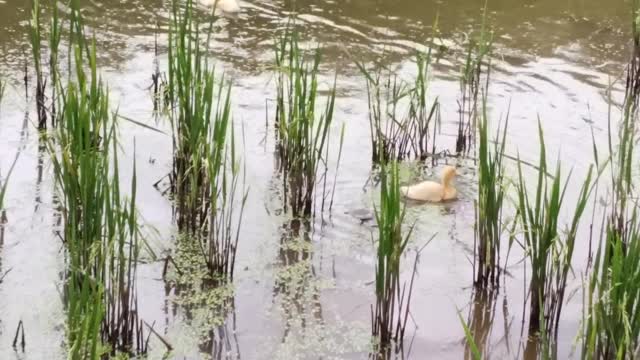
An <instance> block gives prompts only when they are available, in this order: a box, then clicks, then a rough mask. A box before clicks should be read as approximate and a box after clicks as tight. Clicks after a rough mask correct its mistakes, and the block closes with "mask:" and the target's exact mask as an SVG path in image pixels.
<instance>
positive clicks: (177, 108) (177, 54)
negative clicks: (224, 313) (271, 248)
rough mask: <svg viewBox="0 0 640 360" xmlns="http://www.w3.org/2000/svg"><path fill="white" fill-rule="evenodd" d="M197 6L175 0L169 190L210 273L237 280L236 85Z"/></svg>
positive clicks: (240, 205) (243, 196)
mask: <svg viewBox="0 0 640 360" xmlns="http://www.w3.org/2000/svg"><path fill="white" fill-rule="evenodd" d="M192 7H193V4H192V2H191V1H187V3H186V7H185V9H184V11H181V10H180V9H179V5H178V2H174V3H173V10H172V18H171V24H170V28H169V47H168V48H169V54H168V57H169V81H168V95H169V99H170V101H169V102H170V104H172V108H171V109H170V110H169V119H170V121H171V126H172V137H173V169H172V172H171V190H172V195H173V199H174V201H175V206H176V211H175V213H176V218H177V223H178V228H179V229H180V230H181V231H183V232H185V233H187V234H189V235H191V236H192V237H193V238H194V239H195V240H196V241H201V244H202V248H203V256H204V257H205V261H206V263H207V265H208V267H209V270H210V272H211V273H212V274H216V275H217V276H220V277H221V279H223V280H225V281H226V280H229V279H233V268H234V264H235V254H236V249H237V244H238V238H239V229H240V226H241V223H242V217H243V211H244V206H245V204H246V200H247V195H248V192H247V191H246V190H245V187H244V182H242V184H241V183H240V180H241V176H240V175H241V174H240V170H241V167H240V165H239V158H238V154H237V153H236V144H235V134H234V130H233V122H232V116H231V85H230V84H228V85H227V83H226V81H225V79H224V77H222V78H221V79H220V80H217V79H216V76H215V71H214V69H213V68H211V67H210V66H209V65H208V61H207V60H206V58H205V55H206V53H205V52H203V50H202V49H201V48H200V44H199V42H200V40H201V38H200V32H199V30H198V24H197V22H196V20H195V19H194V17H193V14H192ZM209 36H210V34H209V35H208V37H209ZM208 37H207V38H208ZM217 81H218V82H219V83H218V84H216V82H217ZM241 188H242V189H241Z"/></svg>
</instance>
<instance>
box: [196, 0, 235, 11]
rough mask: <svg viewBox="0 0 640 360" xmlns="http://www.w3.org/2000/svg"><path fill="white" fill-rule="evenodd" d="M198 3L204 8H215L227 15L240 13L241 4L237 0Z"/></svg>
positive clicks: (210, 0)
mask: <svg viewBox="0 0 640 360" xmlns="http://www.w3.org/2000/svg"><path fill="white" fill-rule="evenodd" d="M198 2H199V3H200V4H202V5H204V6H215V7H216V10H220V11H222V12H225V13H237V12H240V4H238V1H237V0H198Z"/></svg>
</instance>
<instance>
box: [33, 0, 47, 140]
mask: <svg viewBox="0 0 640 360" xmlns="http://www.w3.org/2000/svg"><path fill="white" fill-rule="evenodd" d="M41 33H42V25H41V23H40V1H39V0H33V5H32V8H31V18H30V19H29V41H30V42H31V54H32V56H33V66H34V70H35V73H36V109H37V112H38V129H40V130H42V129H46V128H47V109H46V105H45V95H44V93H45V86H46V80H45V79H44V75H43V73H42V44H41V41H42V34H41Z"/></svg>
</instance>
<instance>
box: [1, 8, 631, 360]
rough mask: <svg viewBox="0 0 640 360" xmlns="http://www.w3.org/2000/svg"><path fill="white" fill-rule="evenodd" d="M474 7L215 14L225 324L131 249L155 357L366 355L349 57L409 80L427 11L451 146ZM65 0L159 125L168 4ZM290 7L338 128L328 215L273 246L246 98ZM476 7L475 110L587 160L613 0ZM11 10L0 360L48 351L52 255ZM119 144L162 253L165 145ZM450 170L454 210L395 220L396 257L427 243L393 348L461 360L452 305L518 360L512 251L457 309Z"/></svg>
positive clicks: (466, 193)
mask: <svg viewBox="0 0 640 360" xmlns="http://www.w3.org/2000/svg"><path fill="white" fill-rule="evenodd" d="M481 3H482V1H470V0H451V1H446V2H444V1H442V2H441V1H431V0H398V1H369V0H345V1H297V2H295V1H266V0H265V1H255V0H253V1H244V2H242V6H243V10H242V12H241V13H240V14H239V15H238V16H237V17H234V18H225V19H222V20H220V21H219V22H218V24H217V30H218V31H217V33H216V35H215V37H214V40H213V43H212V44H211V46H212V49H213V50H214V53H215V59H216V60H217V64H218V65H217V66H218V68H219V69H220V70H224V71H226V73H227V74H228V75H229V76H230V77H231V78H232V79H233V82H234V88H233V96H234V97H233V106H234V118H235V121H236V124H235V126H236V127H237V129H238V130H239V131H244V148H245V150H244V161H245V163H246V167H247V183H248V185H249V187H250V196H249V204H248V208H247V210H246V214H247V217H246V221H245V224H246V225H245V226H244V227H243V229H242V233H241V241H240V248H239V250H238V261H237V266H236V278H237V279H236V282H235V286H236V289H235V300H234V302H235V312H234V313H233V314H231V315H229V316H228V318H226V319H222V320H226V321H224V325H220V323H221V321H213V322H209V323H208V324H207V323H206V322H205V321H200V320H201V319H198V318H196V317H206V316H205V314H203V310H202V309H200V312H196V314H199V315H198V316H196V317H194V316H193V314H192V313H190V312H187V311H185V309H184V308H183V307H181V306H179V305H178V304H177V302H178V301H177V300H176V298H177V295H176V294H175V290H173V289H170V288H166V287H165V285H166V284H165V282H164V281H163V280H162V279H161V271H162V263H161V262H160V261H158V260H156V259H154V258H153V257H152V256H150V255H148V256H145V259H144V260H145V263H144V264H143V265H141V266H140V269H139V274H138V290H139V298H140V299H139V302H140V303H139V306H140V308H141V316H142V318H143V319H145V321H146V322H148V323H149V324H152V323H153V324H155V325H154V328H155V329H156V330H157V331H158V332H159V333H160V334H162V336H163V337H164V338H165V339H166V340H167V341H169V342H170V343H171V344H172V345H173V346H174V347H175V351H174V352H173V353H172V354H171V355H170V357H175V358H185V357H186V358H189V359H192V358H193V359H195V358H205V357H206V355H205V354H213V355H215V354H221V355H220V356H219V357H221V358H225V357H226V356H229V357H231V358H236V357H240V358H243V359H274V358H280V359H294V358H309V359H316V358H349V359H360V358H364V357H366V354H367V349H368V342H369V337H368V334H369V316H370V304H371V303H372V301H373V291H374V290H373V287H372V283H373V271H374V246H373V245H372V242H371V234H372V231H375V228H374V226H373V224H372V223H371V221H362V219H361V218H362V217H363V216H364V217H366V215H367V213H368V212H370V211H371V209H372V206H373V203H374V202H375V194H376V191H377V188H376V186H375V184H372V183H371V182H370V181H369V177H370V174H371V163H370V161H369V159H370V155H369V152H370V149H369V133H368V123H367V104H366V93H365V92H364V85H365V84H364V81H363V79H362V77H361V76H360V75H359V73H358V70H357V68H356V67H355V66H354V65H353V59H354V58H357V59H359V60H366V61H373V60H378V61H381V62H383V63H385V64H387V65H389V66H390V67H392V68H394V69H396V70H397V71H398V72H399V73H400V74H401V75H403V76H407V77H408V76H410V74H411V71H412V70H413V69H414V64H413V63H412V62H411V55H412V54H413V52H414V51H415V49H417V48H421V47H422V44H423V43H424V42H425V39H427V37H428V36H429V34H431V31H432V30H431V24H432V23H433V21H434V19H435V18H436V15H438V16H439V29H440V31H441V42H442V44H443V46H442V47H441V48H440V51H441V52H442V57H441V60H440V61H439V63H438V65H437V66H436V71H435V72H434V83H433V86H432V88H431V94H432V95H433V96H438V97H439V99H440V101H441V103H442V104H443V129H442V134H441V135H439V137H438V143H437V146H438V148H439V149H446V148H451V146H452V145H453V137H452V136H451V134H453V133H454V131H455V122H456V121H457V118H458V115H457V105H456V99H457V97H458V91H459V90H458V83H457V74H458V69H459V64H460V61H462V56H461V51H462V49H461V48H460V46H459V44H461V43H462V42H463V41H464V39H465V33H466V32H468V31H469V30H470V29H472V28H473V27H474V26H477V25H478V24H479V18H480V14H481V5H482V4H481ZM84 8H85V11H86V12H85V16H86V17H87V19H88V24H89V25H90V26H91V28H92V32H93V33H95V35H96V38H97V40H98V48H99V52H100V66H101V68H102V73H103V76H104V78H105V79H106V80H107V81H108V83H109V86H110V89H111V92H112V97H111V99H112V102H113V104H114V108H115V106H117V107H118V109H119V112H120V113H121V114H123V115H126V116H127V117H130V118H134V119H136V120H137V121H141V122H145V123H147V124H149V125H152V126H155V127H157V128H160V129H163V130H167V128H168V127H167V124H166V122H163V121H162V120H159V121H158V120H157V119H155V118H154V117H153V114H152V110H153V104H152V101H151V97H150V92H149V86H150V84H151V80H150V79H151V73H152V69H153V63H154V58H155V55H154V33H155V29H156V27H157V26H159V27H160V31H159V36H158V39H159V42H160V49H159V50H160V56H159V61H160V66H161V68H162V67H163V64H164V63H165V61H166V48H165V47H164V46H163V45H162V44H163V43H165V42H166V35H165V31H166V22H167V18H168V11H167V9H168V4H167V2H164V1H158V0H156V1H142V0H137V1H85V5H84ZM292 8H295V9H296V10H297V11H298V13H299V19H300V23H301V24H302V26H303V28H304V29H305V30H306V34H307V35H308V40H309V41H310V42H313V43H319V44H321V47H322V48H323V49H324V53H325V62H324V65H323V72H324V76H325V77H324V78H323V85H324V86H326V85H327V84H328V83H329V82H330V81H331V80H332V77H333V72H334V71H336V70H337V71H338V94H339V97H338V102H337V107H338V112H337V114H336V120H337V121H336V123H337V124H336V126H335V128H334V129H333V135H334V139H336V142H335V143H337V138H338V136H339V131H340V130H339V128H340V125H341V123H344V124H345V126H346V138H345V144H344V146H345V148H344V157H343V161H342V164H341V170H340V172H339V175H338V177H337V183H336V184H335V188H336V195H335V204H334V206H333V211H332V213H331V216H328V215H327V216H326V217H325V218H324V219H323V220H320V219H318V220H317V221H316V222H315V223H314V224H313V225H310V226H309V230H310V231H308V232H305V234H304V235H301V237H300V238H301V239H302V240H298V243H295V242H294V243H293V244H291V243H290V242H288V241H283V233H284V231H283V227H285V226H286V225H287V217H286V216H285V215H284V214H282V211H281V208H282V205H281V201H282V199H281V191H280V185H279V177H278V173H277V171H276V170H275V168H274V166H275V165H274V157H273V148H274V140H273V134H272V127H271V126H265V102H266V103H267V104H268V102H269V99H273V98H274V96H275V93H274V88H273V81H272V79H271V75H270V73H269V69H270V66H271V61H272V53H271V44H272V39H273V36H274V35H275V34H276V32H277V31H278V30H279V29H281V28H282V27H283V26H284V23H285V14H286V12H287V11H288V10H290V9H292ZM490 10H491V11H490V13H489V17H490V20H491V23H492V24H493V25H494V26H495V28H496V36H495V42H496V58H495V60H494V64H495V69H494V73H493V82H492V84H491V99H490V106H491V113H492V117H493V118H494V119H495V121H497V120H498V119H499V118H500V116H502V115H503V114H504V113H505V112H506V110H507V108H508V106H509V104H511V120H510V126H511V127H510V131H509V140H508V141H509V151H510V153H511V154H514V155H515V154H516V153H517V152H519V153H520V155H521V157H523V158H524V159H526V160H530V161H535V160H536V158H537V151H538V142H537V141H536V140H535V135H534V134H536V126H537V123H536V119H537V117H538V116H539V118H540V119H541V122H542V125H543V127H544V129H545V134H546V140H547V145H548V147H549V148H550V149H551V150H552V153H553V156H554V157H555V156H556V155H557V154H558V153H559V154H560V155H561V158H562V160H563V163H564V164H565V165H566V166H570V167H573V168H574V169H575V172H576V174H577V175H578V176H577V178H579V176H580V175H581V174H583V173H584V171H585V170H586V168H587V166H588V165H589V164H590V163H591V142H590V139H591V131H592V130H593V133H594V136H595V138H596V141H597V142H598V143H600V144H604V141H605V139H606V126H607V125H606V124H607V110H608V107H607V101H606V95H605V92H606V89H607V88H608V87H609V86H610V83H611V82H612V81H615V80H616V79H617V78H618V77H619V76H620V74H621V71H622V69H623V64H624V61H625V58H626V54H627V51H626V48H627V41H628V31H627V28H628V27H627V25H628V24H629V22H630V19H629V10H628V4H627V3H626V2H624V1H622V0H619V1H618V0H616V1H612V2H603V1H598V0H581V1H553V0H541V1H528V0H517V1H514V0H500V1H490ZM27 17H28V5H27V4H26V3H24V2H22V1H16V0H4V1H0V74H1V76H2V77H3V78H6V79H8V80H9V81H10V86H9V88H8V91H7V95H6V97H5V98H4V99H3V101H2V103H1V105H0V169H2V170H3V171H5V172H6V169H8V168H9V166H10V164H11V162H12V161H13V158H14V156H15V154H16V152H20V158H19V162H18V164H17V166H16V169H15V171H14V175H13V177H12V179H11V182H10V188H9V193H8V195H7V199H6V207H7V215H8V223H7V226H6V230H5V233H6V234H5V241H4V244H1V245H2V247H1V248H0V274H4V273H5V272H6V273H7V274H6V276H5V277H4V281H3V282H2V283H1V284H0V358H2V359H5V358H21V359H42V358H64V357H65V355H64V354H65V350H64V346H65V345H64V338H65V335H64V331H65V330H64V329H65V328H64V326H65V325H64V312H63V308H62V298H61V289H62V282H61V273H62V271H63V264H64V259H63V256H64V251H63V246H62V243H61V241H60V240H59V238H57V236H56V235H55V233H54V230H55V229H56V228H57V224H56V218H55V216H54V211H53V205H52V198H53V186H52V183H51V178H52V176H51V165H50V162H49V160H48V157H47V155H46V154H44V153H43V152H42V151H39V144H38V139H37V136H36V133H35V131H34V125H33V123H34V119H35V112H34V111H33V110H32V106H33V104H32V102H31V101H29V102H27V101H25V97H24V87H23V84H22V76H23V74H22V68H23V64H24V62H25V59H26V57H25V55H24V51H28V42H27V29H26V21H27ZM613 87H614V88H617V87H618V86H617V85H615V84H614V85H613ZM29 92H32V89H29ZM618 97H619V96H618ZM25 114H26V115H25ZM238 133H239V132H238ZM121 140H122V142H123V154H122V155H121V156H122V159H121V163H123V164H125V163H129V164H130V163H131V162H132V160H133V155H134V153H133V143H134V140H135V143H136V152H135V156H136V160H137V164H138V168H137V172H138V175H139V176H138V197H139V200H138V204H139V206H140V212H141V215H142V216H143V217H144V220H145V228H146V229H148V233H149V236H148V241H149V243H150V245H151V247H152V248H153V250H154V252H155V253H156V255H157V256H158V258H160V257H162V256H163V255H164V254H167V253H169V252H170V251H171V250H172V249H173V247H174V235H175V229H174V227H173V225H172V223H171V204H170V203H169V201H168V200H167V199H166V198H164V197H163V196H162V194H160V193H159V192H158V191H157V190H156V189H154V188H153V186H152V184H153V183H155V182H156V181H157V180H158V179H160V178H161V177H162V176H164V175H165V174H166V173H168V171H169V169H170V161H171V159H170V151H171V150H170V149H171V143H170V139H169V137H168V136H165V135H162V134H159V133H156V132H151V131H149V130H146V129H143V128H140V127H138V126H135V125H132V124H130V123H127V122H122V124H121ZM333 161H334V164H335V159H334V160H333ZM449 162H450V163H452V162H455V160H451V159H450V160H449ZM441 165H442V163H441V164H440V165H439V166H441ZM458 165H459V166H460V168H461V173H462V175H461V176H460V178H459V180H458V186H459V188H460V193H461V198H460V200H459V201H457V202H454V203H449V204H446V205H433V206H429V205H427V206H424V205H423V206H411V207H410V211H409V219H408V220H409V221H411V222H415V223H416V231H415V232H414V236H413V239H412V244H411V251H410V253H411V254H410V256H408V257H407V258H406V261H405V264H406V266H407V268H408V267H409V266H410V264H411V262H412V261H413V255H412V254H413V253H414V251H415V250H416V249H418V248H421V247H422V246H423V245H424V244H425V243H426V242H427V241H428V239H430V238H431V236H432V235H434V234H435V237H434V239H433V241H431V243H429V245H428V246H427V247H426V248H425V249H424V250H423V252H422V253H421V255H420V262H419V263H418V276H417V279H416V287H415V290H414V295H413V307H412V321H410V325H409V328H410V330H409V335H408V337H407V344H408V346H407V354H406V355H407V357H408V358H413V359H460V358H463V357H464V356H465V348H464V342H463V337H464V335H463V330H462V326H461V325H460V322H459V320H458V311H460V312H461V314H462V315H463V317H464V318H466V319H470V318H471V317H472V315H475V322H473V326H474V329H475V330H476V332H477V335H476V336H477V337H478V339H480V340H481V339H486V344H487V346H488V349H489V352H488V354H489V356H490V357H491V358H495V359H501V358H522V357H523V355H522V343H521V337H520V335H521V326H522V315H521V314H522V303H523V298H524V296H523V280H524V279H523V265H522V263H521V262H520V258H521V256H522V254H521V252H518V251H514V254H512V260H511V261H510V266H509V268H508V271H509V273H510V275H511V276H510V277H509V280H508V282H507V286H506V288H505V289H503V291H502V292H501V294H500V295H498V296H497V297H496V298H495V299H493V301H477V302H474V301H473V298H472V291H471V288H470V285H471V272H472V268H471V265H470V263H469V259H470V258H471V257H472V249H473V236H472V234H473V230H472V225H471V224H472V222H473V214H474V210H473V199H474V197H475V193H474V186H473V184H474V179H475V171H474V168H473V164H472V162H460V163H459V164H458ZM512 165H513V164H511V166H512ZM439 166H436V167H435V168H430V167H429V168H426V169H422V168H421V167H416V166H406V167H405V168H403V176H404V181H406V182H410V181H415V180H418V179H423V178H430V177H433V176H435V175H436V174H437V172H438V169H439ZM3 174H4V172H3ZM130 177H131V171H128V172H127V171H125V172H124V174H123V180H125V181H126V180H128V179H130ZM330 178H331V179H332V178H333V177H330ZM329 186H333V184H332V183H331V182H330V184H329ZM576 187H577V186H576ZM570 192H573V193H575V192H577V189H571V190H570ZM587 252H588V244H587V237H586V236H585V237H583V238H582V239H581V240H580V244H579V245H578V246H577V249H576V255H575V257H576V260H575V262H576V269H575V270H576V271H575V276H576V277H575V278H573V279H570V285H569V288H570V290H571V291H572V292H573V291H574V290H578V289H579V288H580V285H581V279H580V276H581V269H582V268H583V266H582V264H583V263H584V261H585V259H586V257H587ZM0 277H2V276H0ZM474 303H475V304H481V305H473V304H474ZM482 304H485V305H486V306H485V307H483V306H482ZM487 309H488V310H487ZM206 312H207V311H206V309H205V310H204V313H206ZM482 315H486V316H484V318H486V319H485V320H482V319H483V316H482ZM580 317H581V300H580V296H579V295H576V296H573V297H572V298H571V299H570V300H569V304H568V305H567V306H566V307H565V308H564V313H563V319H562V322H561V325H560V339H559V341H560V344H559V346H558V347H559V349H558V351H559V358H567V357H569V356H570V355H571V354H572V345H573V342H574V338H575V336H576V334H577V332H578V327H579V321H580ZM20 320H22V321H23V322H24V324H25V328H26V348H25V349H24V352H23V351H22V349H20V348H19V347H18V349H17V350H14V349H13V348H12V347H11V343H12V341H13V337H14V333H15V329H16V326H17V324H18V322H19V321H20ZM218 320H220V319H218ZM203 324H204V325H203ZM151 348H152V351H151V356H150V358H154V359H155V358H161V357H162V354H163V353H164V347H163V345H162V344H161V343H160V342H159V341H158V340H157V339H155V338H154V337H152V339H151Z"/></svg>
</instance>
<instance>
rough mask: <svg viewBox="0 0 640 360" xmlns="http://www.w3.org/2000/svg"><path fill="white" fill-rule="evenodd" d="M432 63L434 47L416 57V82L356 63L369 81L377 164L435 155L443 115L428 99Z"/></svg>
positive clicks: (370, 113) (370, 116)
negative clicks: (438, 128) (437, 134)
mask: <svg viewBox="0 0 640 360" xmlns="http://www.w3.org/2000/svg"><path fill="white" fill-rule="evenodd" d="M431 62H432V50H431V48H429V49H428V50H427V51H426V52H418V53H417V54H416V66H417V71H416V74H415V76H414V78H413V83H408V82H405V81H404V80H400V79H399V78H398V75H396V74H394V73H393V72H392V71H391V70H389V69H386V68H384V67H383V66H376V67H375V68H374V69H372V70H369V69H367V68H366V66H365V65H364V64H362V63H359V62H356V65H357V66H358V68H359V69H360V71H361V72H362V74H363V75H364V76H365V79H366V82H367V100H368V107H369V131H370V134H371V151H372V153H371V159H372V161H373V162H374V163H375V164H384V163H386V162H388V161H394V160H396V161H401V160H407V159H411V158H415V159H420V160H425V159H426V158H427V157H428V156H429V155H430V154H433V153H435V129H436V126H437V123H438V122H439V116H440V112H439V102H438V100H437V99H435V100H433V102H431V103H430V102H429V98H428V95H429V94H428V90H429V84H430V80H429V77H430V72H431ZM405 106H406V108H405ZM432 127H433V128H432ZM431 130H433V136H430V131H431ZM430 142H431V144H430ZM429 145H431V149H429Z"/></svg>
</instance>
